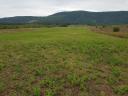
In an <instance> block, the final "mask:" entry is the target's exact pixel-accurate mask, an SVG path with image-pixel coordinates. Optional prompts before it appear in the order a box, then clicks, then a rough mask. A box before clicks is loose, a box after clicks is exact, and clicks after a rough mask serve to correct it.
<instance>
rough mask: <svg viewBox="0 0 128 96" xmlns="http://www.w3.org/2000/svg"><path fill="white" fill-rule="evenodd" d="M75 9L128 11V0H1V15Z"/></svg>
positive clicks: (40, 14) (42, 13)
mask: <svg viewBox="0 0 128 96" xmlns="http://www.w3.org/2000/svg"><path fill="white" fill-rule="evenodd" d="M74 10H85V11H120V10H121V11H128V0H0V17H10V16H47V15H50V14H53V13H56V12H61V11H74Z"/></svg>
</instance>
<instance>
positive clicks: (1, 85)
mask: <svg viewBox="0 0 128 96" xmlns="http://www.w3.org/2000/svg"><path fill="white" fill-rule="evenodd" d="M4 89H5V85H4V83H2V82H0V92H2V91H4Z"/></svg>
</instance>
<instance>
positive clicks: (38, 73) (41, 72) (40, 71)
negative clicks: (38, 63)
mask: <svg viewBox="0 0 128 96" xmlns="http://www.w3.org/2000/svg"><path fill="white" fill-rule="evenodd" d="M35 75H36V76H42V75H44V70H43V69H36V70H35Z"/></svg>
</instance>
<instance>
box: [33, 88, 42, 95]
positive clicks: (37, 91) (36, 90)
mask: <svg viewBox="0 0 128 96" xmlns="http://www.w3.org/2000/svg"><path fill="white" fill-rule="evenodd" d="M33 91H34V96H41V89H40V87H34V88H33Z"/></svg>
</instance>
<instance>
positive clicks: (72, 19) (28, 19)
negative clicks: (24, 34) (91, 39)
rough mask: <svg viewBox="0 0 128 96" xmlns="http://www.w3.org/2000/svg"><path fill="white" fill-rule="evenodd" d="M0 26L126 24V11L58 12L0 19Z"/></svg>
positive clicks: (127, 18)
mask: <svg viewBox="0 0 128 96" xmlns="http://www.w3.org/2000/svg"><path fill="white" fill-rule="evenodd" d="M0 23H1V24H27V23H41V24H128V11H111V12H88V11H72V12H59V13H56V14H53V15H50V16H46V17H34V16H17V17H8V18H1V19H0Z"/></svg>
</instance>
